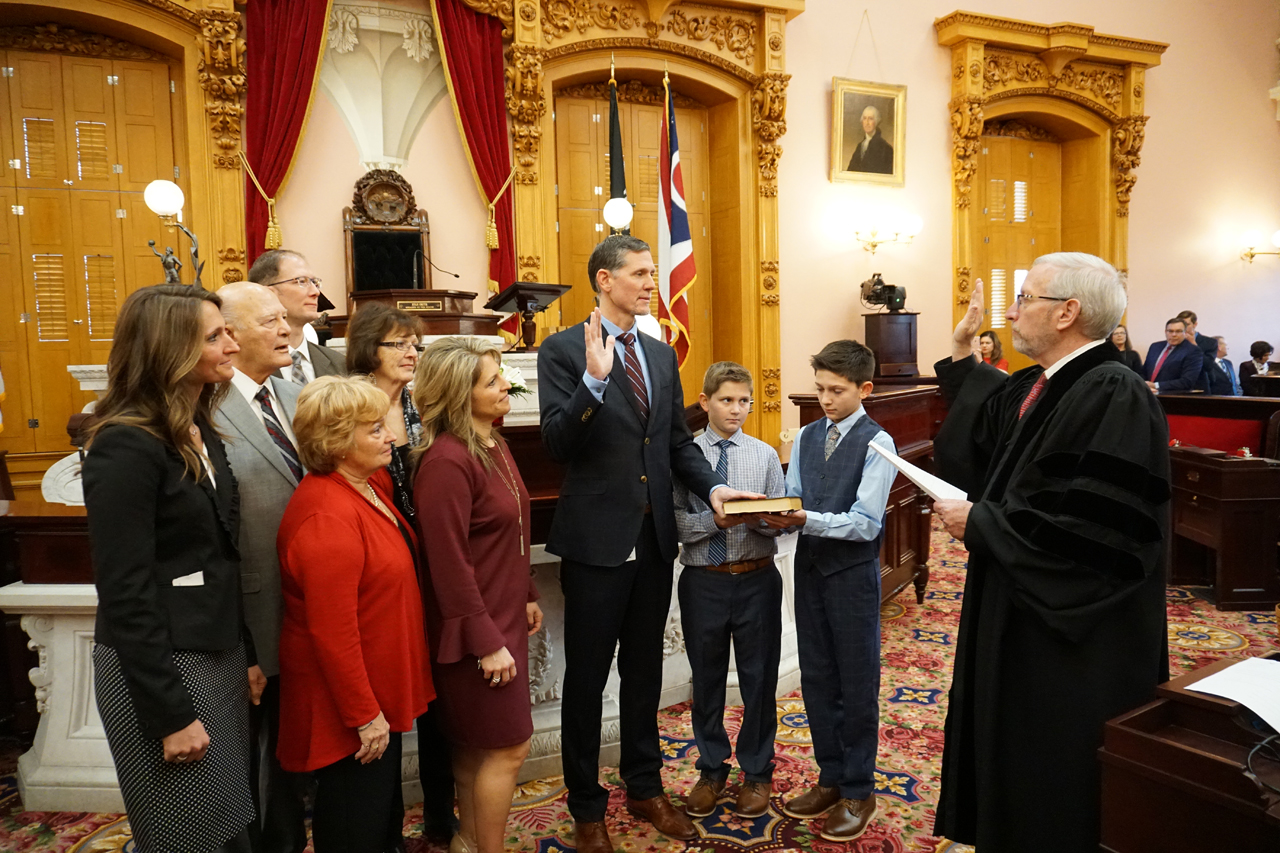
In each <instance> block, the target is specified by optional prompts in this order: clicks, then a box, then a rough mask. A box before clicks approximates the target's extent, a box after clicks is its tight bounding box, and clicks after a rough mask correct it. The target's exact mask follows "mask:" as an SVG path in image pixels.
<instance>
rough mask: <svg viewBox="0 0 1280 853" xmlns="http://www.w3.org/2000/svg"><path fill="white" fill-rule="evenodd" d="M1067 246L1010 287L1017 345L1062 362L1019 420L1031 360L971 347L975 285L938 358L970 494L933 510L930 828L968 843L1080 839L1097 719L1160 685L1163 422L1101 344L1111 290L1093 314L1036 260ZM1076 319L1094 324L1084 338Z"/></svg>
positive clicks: (1088, 823) (1010, 851)
mask: <svg viewBox="0 0 1280 853" xmlns="http://www.w3.org/2000/svg"><path fill="white" fill-rule="evenodd" d="M1084 257H1085V258H1089V259H1090V261H1091V262H1092V263H1093V265H1094V266H1095V267H1096V265H1097V264H1100V263H1101V262H1100V261H1098V259H1096V258H1091V256H1084ZM1078 258H1079V256H1072V255H1056V256H1055V255H1051V256H1047V258H1044V259H1040V260H1038V261H1037V262H1036V267H1033V269H1032V271H1031V274H1030V275H1029V276H1028V278H1027V280H1026V282H1025V283H1024V287H1023V296H1024V298H1025V297H1026V296H1027V295H1031V296H1032V299H1028V300H1026V301H1024V302H1022V304H1021V305H1017V304H1015V305H1014V306H1013V307H1011V308H1010V310H1009V314H1008V316H1009V319H1010V320H1012V321H1013V323H1012V325H1013V328H1014V342H1015V346H1017V345H1018V344H1020V343H1021V344H1023V345H1024V346H1018V349H1019V350H1020V351H1022V352H1025V353H1026V354H1028V355H1031V356H1032V357H1033V358H1037V353H1036V352H1034V351H1029V350H1036V349H1037V348H1039V349H1040V351H1041V356H1040V357H1039V358H1038V361H1041V363H1042V364H1044V363H1047V364H1048V366H1049V367H1053V366H1054V365H1055V364H1058V366H1059V369H1058V370H1057V371H1055V372H1054V373H1053V375H1052V376H1051V377H1050V379H1049V381H1048V383H1047V384H1046V385H1045V386H1044V388H1043V390H1042V391H1041V392H1040V393H1039V395H1038V397H1037V398H1036V399H1035V401H1034V403H1033V404H1032V405H1030V406H1029V407H1027V408H1026V411H1025V413H1024V414H1023V416H1022V417H1021V418H1020V417H1019V410H1020V409H1021V408H1022V407H1023V402H1024V401H1025V400H1026V399H1027V397H1028V394H1029V393H1030V392H1031V389H1032V387H1033V386H1034V385H1035V383H1036V381H1037V379H1039V377H1040V376H1041V375H1042V374H1043V373H1044V372H1045V369H1044V367H1043V366H1041V365H1037V366H1033V367H1029V368H1026V369H1024V370H1020V371H1018V372H1017V373H1014V374H1013V375H1012V376H1006V375H1004V374H1003V373H1001V372H1000V371H998V370H996V369H994V368H992V367H990V366H988V365H984V364H980V363H978V362H975V361H974V360H973V359H972V358H971V357H969V355H968V343H967V342H968V341H969V339H970V337H971V336H972V334H973V333H975V332H976V331H977V330H978V328H979V324H980V323H981V321H982V307H981V306H982V291H981V285H980V283H979V285H978V286H977V287H975V289H974V293H973V300H974V302H973V303H971V304H970V311H969V314H967V315H966V317H965V318H964V319H963V320H962V321H961V323H960V326H959V327H957V330H956V338H957V341H958V340H959V339H960V336H961V335H962V334H963V335H964V338H963V340H964V341H965V343H964V344H963V353H962V354H960V355H958V356H956V357H955V359H954V360H949V361H942V362H939V363H938V364H937V365H935V369H936V371H937V375H938V377H939V380H940V383H941V386H942V390H943V393H944V394H945V395H946V396H947V398H948V399H949V400H950V401H951V410H950V413H949V414H948V416H947V420H946V422H945V423H944V425H943V428H942V430H941V431H940V433H939V435H938V437H937V440H936V442H935V446H934V449H935V460H936V462H937V465H938V469H939V474H940V475H941V476H943V477H944V478H945V479H947V480H949V481H951V482H952V483H954V484H956V485H958V486H960V487H961V488H963V489H965V490H966V491H967V492H968V493H969V497H970V499H971V500H972V504H969V503H968V502H965V501H939V502H938V504H937V509H938V513H939V515H940V516H941V517H942V520H943V522H944V523H945V524H947V526H948V529H949V530H951V531H952V532H953V535H957V534H958V535H959V537H960V538H963V540H964V544H965V547H966V548H967V549H968V550H969V565H968V573H967V578H966V582H965V591H964V606H963V610H962V613H961V619H960V628H959V639H958V642H957V644H956V660H955V672H954V676H953V680H952V685H951V693H950V705H949V708H948V713H947V722H946V740H945V748H944V753H943V765H942V791H941V801H940V803H939V806H938V813H937V821H936V824H935V829H934V833H935V834H936V835H939V836H945V837H946V838H948V839H950V840H952V841H957V842H961V843H965V844H973V845H975V846H976V847H977V849H978V850H979V851H980V853H1024V851H1028V850H1032V849H1034V850H1036V851H1037V853H1046V851H1048V853H1084V851H1090V852H1091V853H1092V851H1096V850H1097V849H1098V845H1099V837H1100V819H1101V818H1100V814H1101V796H1100V781H1099V780H1100V775H1099V774H1100V771H1099V764H1098V759H1097V750H1098V748H1099V747H1100V746H1101V745H1102V735H1103V724H1104V723H1105V722H1106V721H1107V720H1108V719H1111V718H1112V717H1115V716H1117V715H1119V714H1121V713H1123V712H1125V711H1128V710H1130V709H1132V708H1135V707H1137V706H1139V705H1141V704H1142V703H1144V702H1147V701H1149V700H1150V699H1151V698H1153V695H1154V689H1155V687H1156V685H1157V684H1159V683H1160V682H1162V681H1165V680H1167V678H1168V670H1169V664H1168V649H1167V638H1166V626H1165V595H1164V590H1165V582H1164V574H1163V555H1164V547H1165V542H1166V541H1167V536H1168V533H1169V516H1168V513H1169V506H1168V501H1169V495H1170V484H1169V451H1168V440H1169V433H1168V427H1167V424H1166V421H1165V417H1164V414H1163V412H1162V410H1161V408H1160V405H1159V403H1158V402H1157V399H1156V396H1155V395H1154V394H1152V393H1151V391H1150V390H1148V388H1147V387H1146V385H1145V384H1144V383H1143V381H1142V380H1141V379H1140V378H1139V377H1138V376H1136V375H1135V374H1134V373H1133V371H1132V370H1130V369H1129V368H1127V367H1126V366H1125V365H1124V363H1123V361H1122V360H1121V357H1120V355H1119V353H1118V352H1117V351H1116V349H1115V347H1112V346H1107V345H1106V344H1105V342H1104V341H1103V340H1102V338H1103V337H1104V336H1105V334H1106V333H1107V331H1109V330H1110V329H1111V328H1112V327H1113V326H1114V324H1115V322H1116V321H1118V320H1119V319H1120V318H1119V312H1120V311H1122V310H1123V307H1124V298H1123V296H1122V295H1121V296H1119V297H1118V299H1116V300H1113V302H1112V305H1111V307H1110V311H1111V312H1113V313H1115V316H1114V317H1113V318H1109V319H1110V321H1111V322H1110V325H1107V323H1106V322H1103V321H1102V320H1094V321H1092V322H1089V321H1090V318H1089V317H1088V311H1089V305H1090V300H1089V299H1083V300H1081V301H1082V302H1083V303H1084V308H1081V303H1080V302H1077V301H1076V300H1074V299H1069V298H1065V297H1070V296H1072V295H1073V294H1072V293H1071V292H1070V289H1069V288H1067V287H1065V286H1058V287H1055V279H1054V276H1055V275H1056V273H1057V268H1055V267H1054V266H1051V265H1050V264H1052V263H1053V262H1054V261H1057V262H1059V263H1062V264H1071V263H1073V262H1074V263H1079V260H1078ZM1088 265H1089V264H1088V263H1086V266H1088ZM1105 269H1107V270H1110V269H1111V268H1110V267H1109V266H1107V267H1106V268H1105ZM1111 274H1112V275H1113V276H1114V279H1113V281H1114V287H1117V288H1118V287H1120V279H1119V277H1118V276H1115V275H1114V270H1112V272H1111ZM1104 281H1105V279H1104ZM1036 295H1038V296H1039V297H1040V299H1036V298H1035V296H1036ZM1093 302H1095V303H1096V300H1093ZM975 303H976V304H975ZM1073 306H1074V307H1073ZM1073 311H1075V312H1078V313H1077V316H1076V318H1075V320H1074V321H1071V320H1070V316H1071V313H1072V312H1073ZM975 312H976V313H975ZM1095 313H1098V312H1095ZM1081 314H1083V316H1081ZM1103 319H1108V318H1103ZM1068 321H1070V322H1068ZM1064 323H1066V324H1067V325H1066V328H1065V329H1062V328H1059V327H1060V326H1062V325H1063V324H1064ZM969 325H971V326H972V327H973V328H972V330H971V331H970V330H969V329H968V326H969ZM1085 327H1091V328H1093V329H1094V330H1097V337H1096V345H1093V346H1091V347H1088V348H1086V347H1087V346H1088V344H1089V340H1090V338H1091V337H1093V335H1091V334H1084V333H1082V331H1081V330H1082V329H1083V328H1085ZM1103 329H1105V331H1102V330H1103ZM1020 332H1021V333H1022V336H1021V340H1020V335H1019V333H1020ZM1072 334H1074V335H1075V337H1074V338H1072V337H1070V335H1072ZM1055 336H1057V337H1055ZM1029 339H1030V340H1031V341H1032V343H1033V344H1034V345H1033V346H1025V344H1026V342H1027V340H1029ZM1046 346H1047V347H1048V349H1050V350H1052V349H1054V347H1056V352H1051V353H1050V355H1049V356H1048V357H1045V356H1044V355H1043V353H1044V351H1045V348H1046ZM955 348H956V352H957V353H959V352H960V350H961V345H960V344H959V343H956V345H955Z"/></svg>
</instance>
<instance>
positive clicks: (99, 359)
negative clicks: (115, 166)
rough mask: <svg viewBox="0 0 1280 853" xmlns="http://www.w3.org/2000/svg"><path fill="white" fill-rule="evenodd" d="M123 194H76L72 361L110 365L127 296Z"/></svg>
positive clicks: (73, 197) (79, 394)
mask: <svg viewBox="0 0 1280 853" xmlns="http://www.w3.org/2000/svg"><path fill="white" fill-rule="evenodd" d="M119 197H120V196H119V193H114V192H113V193H105V192H101V193H93V192H73V193H71V249H72V257H71V269H72V273H73V275H74V282H73V285H72V288H71V298H72V301H73V303H74V309H73V312H72V313H73V316H72V319H71V325H72V327H73V328H72V335H71V339H72V344H73V348H72V356H73V357H74V358H75V359H76V360H75V361H73V362H72V364H106V363H107V356H108V355H109V354H110V352H111V340H112V337H113V336H114V331H115V323H116V311H117V309H118V308H119V306H120V303H121V302H123V301H124V297H125V295H126V293H125V290H124V267H125V259H124V240H123V231H122V229H121V227H120V221H121V219H120V217H119V216H118V215H117V212H118V211H120V210H121V209H120V208H118V207H116V205H117V203H118V199H119ZM153 218H154V216H153ZM76 393H77V399H79V400H80V406H83V405H84V403H86V402H88V399H91V398H84V397H83V392H80V391H79V388H78V386H77V391H76ZM75 411H79V409H78V408H77V409H75ZM64 426H65V424H64Z"/></svg>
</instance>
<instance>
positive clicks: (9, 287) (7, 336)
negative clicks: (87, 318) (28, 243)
mask: <svg viewBox="0 0 1280 853" xmlns="http://www.w3.org/2000/svg"><path fill="white" fill-rule="evenodd" d="M3 88H4V87H3V86H0V90H3ZM10 177H12V175H11V176H10ZM17 203H18V193H17V191H16V190H14V189H13V188H12V187H6V186H0V282H5V284H0V375H3V376H4V378H5V398H4V402H2V403H0V411H3V412H4V430H3V431H0V450H7V451H10V452H12V453H27V452H30V451H33V450H35V449H36V443H35V442H36V438H35V433H34V432H33V431H32V430H31V429H30V428H28V427H27V418H30V417H31V416H32V415H31V383H30V382H28V381H26V376H27V340H26V334H25V331H24V330H25V329H26V326H25V325H24V324H23V323H22V312H23V311H24V310H26V309H25V308H24V300H23V294H22V288H21V287H20V286H19V283H20V282H21V281H22V264H21V262H20V257H19V249H18V223H19V222H20V221H21V217H18V216H14V215H13V214H12V213H11V212H10V211H11V209H12V206H13V205H15V204H17Z"/></svg>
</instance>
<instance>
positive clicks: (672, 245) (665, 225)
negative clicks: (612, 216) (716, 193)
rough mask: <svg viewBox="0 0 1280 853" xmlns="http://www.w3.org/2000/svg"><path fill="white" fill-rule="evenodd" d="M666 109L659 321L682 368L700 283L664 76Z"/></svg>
mask: <svg viewBox="0 0 1280 853" xmlns="http://www.w3.org/2000/svg"><path fill="white" fill-rule="evenodd" d="M662 87H663V89H664V90H665V92H666V101H667V105H666V110H665V111H664V112H663V118H662V138H661V142H660V146H661V147H660V151H659V155H658V322H659V323H661V324H662V330H663V335H664V337H665V338H666V341H667V343H669V344H671V346H672V347H674V348H675V351H676V357H677V358H678V359H679V362H680V366H681V367H683V366H684V362H685V359H686V358H688V357H689V300H688V298H687V294H688V292H689V288H691V287H693V283H694V282H695V281H697V280H698V270H697V267H696V266H695V265H694V261H693V237H692V235H690V233H689V211H688V208H686V207H685V203H684V178H683V176H682V175H681V174H680V143H679V142H678V141H677V139H676V108H675V104H674V103H672V100H671V83H670V80H668V79H667V77H666V75H663V80H662Z"/></svg>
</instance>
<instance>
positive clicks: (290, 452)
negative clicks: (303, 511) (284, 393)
mask: <svg viewBox="0 0 1280 853" xmlns="http://www.w3.org/2000/svg"><path fill="white" fill-rule="evenodd" d="M253 399H254V401H255V402H257V404H258V406H259V407H261V409H262V425H263V426H265V427H266V428H267V435H269V436H271V440H272V441H274V442H275V445H276V448H277V449H278V450H279V451H280V455H281V456H283V457H284V464H285V465H288V466H289V470H290V471H291V472H293V478H294V479H295V480H297V481H298V482H299V483H301V482H302V465H301V463H299V462H298V451H297V449H296V448H295V447H294V446H293V442H292V441H290V440H289V436H287V435H285V432H284V427H282V426H281V425H280V419H279V418H277V417H276V410H275V408H274V407H273V406H272V405H271V395H270V394H268V393H267V386H265V385H263V386H262V387H261V388H259V389H258V393H257V394H254V395H253Z"/></svg>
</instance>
